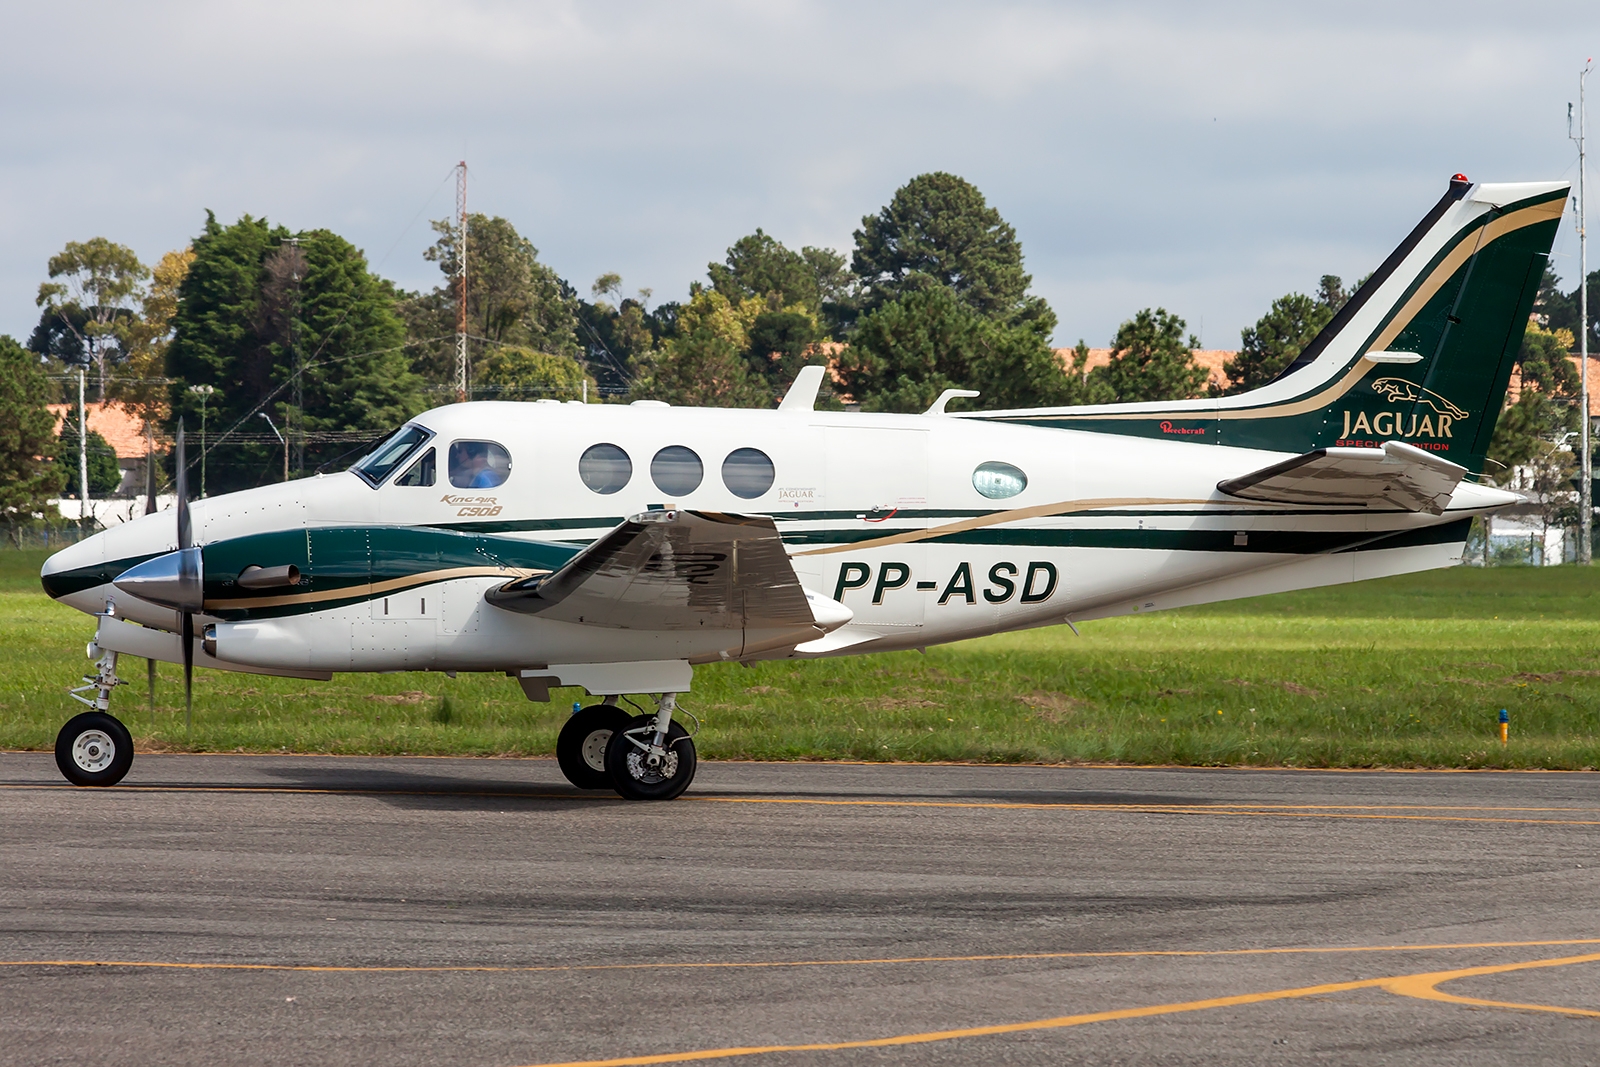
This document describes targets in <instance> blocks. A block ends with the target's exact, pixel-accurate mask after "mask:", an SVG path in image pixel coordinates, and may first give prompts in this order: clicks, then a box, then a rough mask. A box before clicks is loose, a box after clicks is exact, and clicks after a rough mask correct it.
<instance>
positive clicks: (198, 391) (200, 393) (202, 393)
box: [189, 385, 217, 499]
mask: <svg viewBox="0 0 1600 1067" xmlns="http://www.w3.org/2000/svg"><path fill="white" fill-rule="evenodd" d="M216 391H217V390H216V387H215V386H211V385H191V386H189V392H191V393H193V394H194V395H195V396H197V397H199V398H200V496H201V498H202V499H203V498H204V497H205V495H206V401H207V400H209V399H211V394H212V393H215V392H216Z"/></svg>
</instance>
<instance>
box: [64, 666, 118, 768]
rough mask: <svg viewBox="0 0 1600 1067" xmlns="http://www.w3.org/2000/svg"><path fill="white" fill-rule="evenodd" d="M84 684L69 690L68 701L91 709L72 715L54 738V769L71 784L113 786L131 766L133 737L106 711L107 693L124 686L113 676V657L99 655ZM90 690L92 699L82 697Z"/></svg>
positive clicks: (108, 697)
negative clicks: (93, 673)
mask: <svg viewBox="0 0 1600 1067" xmlns="http://www.w3.org/2000/svg"><path fill="white" fill-rule="evenodd" d="M92 652H93V649H92V648H91V653H92ZM84 682H85V683H86V684H84V685H80V686H79V687H78V688H76V689H74V690H73V691H72V699H74V700H76V701H78V702H79V703H81V704H87V705H88V706H89V707H90V708H92V709H93V710H92V711H86V712H83V713H82V714H81V715H75V716H73V717H72V718H71V719H70V720H68V722H67V725H65V726H63V727H62V728H61V732H60V733H59V734H57V735H56V766H57V767H59V768H60V769H61V773H62V774H63V775H64V776H65V777H66V779H67V781H69V782H71V783H72V784H73V785H116V784H117V783H118V782H120V781H122V779H123V776H125V775H126V774H127V773H128V768H129V767H132V766H133V736H132V735H131V734H129V733H128V728H127V727H126V726H124V725H122V723H121V722H119V721H118V720H117V719H116V717H115V716H113V715H111V714H110V713H109V712H107V711H106V709H107V708H108V707H109V706H110V704H111V690H112V689H114V688H116V687H117V686H119V685H123V684H124V683H123V681H122V679H121V678H118V677H117V654H116V653H115V652H102V653H101V654H100V658H99V659H98V660H96V661H95V676H94V677H93V678H84ZM90 690H93V691H94V694H95V695H94V697H93V699H91V698H89V697H86V696H84V695H83V694H84V693H87V692H89V691H90Z"/></svg>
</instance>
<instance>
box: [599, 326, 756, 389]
mask: <svg viewBox="0 0 1600 1067" xmlns="http://www.w3.org/2000/svg"><path fill="white" fill-rule="evenodd" d="M629 395H630V396H635V397H638V398H639V399H643V400H664V401H666V402H667V403H669V404H679V405H685V406H695V407H716V408H767V407H771V406H772V402H773V395H772V392H771V390H770V388H769V387H768V385H767V383H766V382H765V381H763V380H761V379H760V378H757V377H756V376H755V375H753V374H751V373H750V365H749V361H748V360H747V359H746V358H745V351H744V349H743V348H741V347H740V346H739V345H737V344H735V343H734V342H733V341H731V340H729V339H728V338H727V337H726V336H724V335H723V334H721V333H718V332H717V331H716V330H714V329H713V328H711V327H710V326H708V325H703V324H702V325H697V326H695V327H694V328H693V329H691V330H689V331H688V332H687V333H684V332H680V333H679V334H678V335H677V336H676V337H673V338H672V339H671V340H670V341H668V342H667V344H665V345H663V346H662V348H661V349H660V350H659V351H658V352H656V353H654V354H653V355H652V356H651V357H650V359H649V360H648V361H647V362H646V363H645V364H644V366H643V367H642V368H641V373H640V375H639V377H638V379H637V381H636V382H635V383H634V388H633V391H632V392H631V393H630V394H629Z"/></svg>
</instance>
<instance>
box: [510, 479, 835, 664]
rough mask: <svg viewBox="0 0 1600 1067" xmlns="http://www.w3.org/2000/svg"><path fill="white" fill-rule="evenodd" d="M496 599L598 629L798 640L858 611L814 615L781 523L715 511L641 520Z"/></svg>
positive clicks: (651, 514) (654, 513)
mask: <svg viewBox="0 0 1600 1067" xmlns="http://www.w3.org/2000/svg"><path fill="white" fill-rule="evenodd" d="M488 599H489V602H490V603H491V604H494V605H495V606H496V607H500V608H504V609H506V610H509V611H517V612H522V613H524V614H528V615H538V616H540V617H541V618H546V619H555V620H558V621H561V622H573V623H582V624H584V625H588V626H607V627H616V628H620V629H629V630H702V629H706V630H710V629H718V630H741V629H743V630H757V629H760V630H778V631H784V630H788V631H793V632H794V634H795V638H796V639H797V640H807V639H808V638H814V637H817V636H820V635H821V634H822V633H824V632H826V631H827V630H829V629H832V628H834V627H836V626H839V625H842V624H843V623H844V622H846V621H848V614H849V613H848V609H843V610H844V615H843V616H842V617H840V618H832V617H831V616H832V615H833V614H836V612H828V611H823V612H821V613H814V612H813V610H812V608H811V606H810V605H809V604H808V603H807V598H806V591H805V590H804V589H802V588H801V586H800V580H799V578H798V577H796V575H795V572H794V567H793V565H791V564H790V562H789V554H788V552H787V551H785V549H784V547H783V540H782V538H780V537H779V536H778V529H777V526H776V524H774V523H773V521H772V519H771V518H769V517H767V516H756V515H732V514H727V513H722V512H710V511H685V510H671V511H647V512H644V513H642V514H639V515H635V516H634V517H633V518H631V519H628V520H627V521H625V522H623V523H622V524H621V525H619V526H617V527H616V528H615V529H614V530H612V531H611V532H610V533H608V534H606V535H605V536H604V537H602V538H600V539H599V540H598V541H595V542H594V543H593V544H591V545H589V547H587V548H585V549H584V550H583V551H582V552H580V553H578V554H577V555H576V556H574V557H573V558H572V559H571V560H569V561H568V562H567V564H566V565H565V566H564V567H562V568H561V569H560V570H558V571H555V572H554V573H552V574H548V575H543V576H535V577H530V578H523V579H519V580H518V581H514V582H508V583H507V584H505V585H502V586H500V587H498V588H496V589H492V590H490V591H489V593H488ZM828 604H829V605H832V606H834V607H839V608H842V606H840V605H833V602H832V601H829V602H828ZM825 607H826V606H825ZM824 616H829V617H824ZM830 624H831V625H830Z"/></svg>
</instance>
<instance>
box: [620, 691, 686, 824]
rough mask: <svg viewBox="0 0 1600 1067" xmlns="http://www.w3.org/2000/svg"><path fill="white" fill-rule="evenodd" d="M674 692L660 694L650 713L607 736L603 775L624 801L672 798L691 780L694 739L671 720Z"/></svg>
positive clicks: (636, 717) (674, 703)
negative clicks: (654, 712) (654, 710)
mask: <svg viewBox="0 0 1600 1067" xmlns="http://www.w3.org/2000/svg"><path fill="white" fill-rule="evenodd" d="M677 703H678V694H676V693H664V694H662V696H661V699H660V701H659V703H658V705H657V707H658V709H659V710H657V712H656V714H654V715H638V716H635V717H634V718H633V719H631V720H629V722H628V724H627V725H626V726H625V727H623V728H622V729H620V730H617V731H616V732H615V733H613V734H612V735H611V741H610V743H608V744H607V745H606V775H607V776H608V777H609V778H610V779H611V787H612V788H613V789H615V790H616V791H617V792H618V793H619V794H621V796H622V798H623V799H624V800H672V799H673V798H674V797H677V796H679V795H680V794H681V793H682V792H683V791H684V790H685V789H688V788H689V783H690V782H692V781H694V771H695V763H696V759H695V751H694V739H693V738H691V737H690V736H689V731H687V730H685V729H684V728H683V727H682V726H680V725H678V724H677V723H675V722H673V721H672V712H673V710H674V709H675V708H676V707H677Z"/></svg>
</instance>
